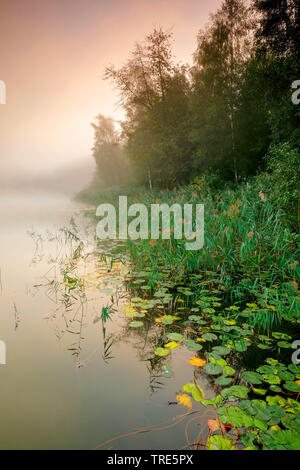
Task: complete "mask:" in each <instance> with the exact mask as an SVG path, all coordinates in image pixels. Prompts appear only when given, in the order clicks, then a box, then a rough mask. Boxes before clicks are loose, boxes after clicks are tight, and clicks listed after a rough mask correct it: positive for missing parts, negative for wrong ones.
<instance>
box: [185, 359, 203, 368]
mask: <svg viewBox="0 0 300 470" xmlns="http://www.w3.org/2000/svg"><path fill="white" fill-rule="evenodd" d="M188 362H189V363H190V364H191V366H195V367H204V366H205V364H206V361H204V360H203V359H200V358H199V357H193V358H192V359H189V360H188Z"/></svg>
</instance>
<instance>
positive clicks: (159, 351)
mask: <svg viewBox="0 0 300 470" xmlns="http://www.w3.org/2000/svg"><path fill="white" fill-rule="evenodd" d="M169 353H170V351H169V350H168V349H165V348H157V349H155V351H154V354H156V356H161V357H163V356H167V355H168V354H169Z"/></svg>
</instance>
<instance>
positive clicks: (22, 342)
mask: <svg viewBox="0 0 300 470" xmlns="http://www.w3.org/2000/svg"><path fill="white" fill-rule="evenodd" d="M84 209H85V208H84V207H83V206H81V205H80V204H79V203H76V202H74V201H72V200H70V199H69V198H68V197H66V196H63V195H53V194H40V193H37V194H34V193H32V194H6V195H5V194H3V195H2V196H1V198H0V215H1V228H0V247H1V248H0V250H1V251H0V253H1V254H0V269H1V287H0V307H1V308H0V340H2V341H5V344H6V354H7V358H6V365H0V382H1V387H0V407H1V428H0V448H1V449H92V448H95V447H96V446H97V445H99V444H101V443H104V442H105V441H107V440H110V439H113V438H115V437H117V436H119V435H122V434H127V433H130V432H132V431H136V430H139V429H141V428H150V427H151V428H152V427H155V428H163V427H165V426H169V425H170V424H174V423H176V417H178V416H181V415H182V414H184V413H185V412H186V411H185V410H184V409H183V408H181V407H178V406H171V405H170V404H169V402H174V401H175V400H176V391H177V392H179V391H180V389H181V387H182V384H184V383H186V382H189V381H190V380H191V368H190V367H186V364H187V359H189V358H190V357H191V353H190V352H189V351H187V350H182V349H180V351H179V350H178V351H176V350H175V351H172V358H171V359H169V361H168V364H169V365H170V366H171V367H172V372H173V373H174V375H173V374H172V375H173V376H172V377H169V378H165V377H161V376H158V377H155V376H154V377H153V371H151V367H149V364H150V363H149V357H150V356H152V357H153V344H152V343H151V341H153V338H152V337H151V335H150V334H149V335H148V332H147V331H146V332H145V331H143V332H138V331H137V330H134V329H133V328H132V329H130V328H128V326H127V325H128V318H126V317H125V314H124V309H123V307H122V306H123V305H124V304H126V303H127V302H128V292H126V289H125V287H124V285H123V282H122V281H123V277H125V276H126V272H127V270H128V267H127V266H126V265H122V264H121V263H119V264H118V263H117V265H116V268H115V267H114V268H113V273H111V271H110V270H109V269H107V267H106V265H104V264H103V258H102V261H99V256H98V255H97V251H95V250H96V248H95V247H94V248H93V246H92V240H93V236H94V233H93V230H94V228H93V226H92V225H91V224H90V223H89V221H88V220H87V219H86V218H85V217H84V216H83V215H81V214H82V212H83V210H84ZM74 214H75V215H74ZM71 217H74V220H76V223H77V224H79V225H80V230H81V232H82V233H83V237H82V240H83V243H84V245H86V246H84V250H85V256H82V257H81V253H79V258H80V266H77V265H76V270H77V269H79V270H80V273H81V278H83V279H84V280H85V281H84V285H81V286H79V287H78V286H77V289H75V288H74V298H72V290H70V289H69V287H70V285H72V282H75V281H73V277H72V276H74V277H75V278H76V276H75V274H74V272H75V271H74V272H73V274H72V276H71V275H70V272H67V270H65V271H64V269H65V266H66V263H69V261H70V260H69V258H68V256H69V255H68V250H70V247H71V250H72V243H75V242H74V240H72V236H70V235H69V234H68V233H67V232H66V231H62V230H60V229H61V228H63V227H66V226H70V225H69V221H70V218H71ZM78 220H79V222H78ZM79 225H78V226H79ZM85 236H86V239H88V238H90V240H89V241H88V242H87V243H85V238H84V237H85ZM74 246H77V247H78V243H77V245H76V243H75V245H74ZM100 251H101V250H100ZM103 253H104V254H105V246H103V247H102V254H103ZM73 255H74V253H73ZM74 259H75V260H76V259H77V258H76V256H74ZM74 259H73V258H72V260H71V261H72V263H73V265H72V266H71V272H72V269H74V270H75V268H74V263H75V262H74ZM68 268H70V265H69V266H68ZM114 270H115V272H114ZM76 273H77V274H78V272H77V271H76ZM110 279H112V280H111V281H110ZM110 284H111V285H110ZM66 287H67V291H68V296H66V295H65V294H64V292H66ZM111 288H113V289H116V288H117V289H118V291H119V294H118V302H115V304H114V309H115V310H114V313H113V315H112V318H111V320H108V321H107V322H106V324H105V331H103V324H102V321H101V312H102V308H103V307H104V308H105V307H107V306H109V305H110V304H111V293H110V289H111ZM78 292H79V297H80V296H82V297H80V298H79V297H78V295H77V294H78ZM77 330H78V331H77ZM103 333H105V335H104V334H103ZM111 342H112V345H111V346H110V343H111ZM105 348H108V349H109V350H108V351H105ZM151 351H152V352H151ZM154 375H155V374H154ZM158 375H159V374H158ZM201 387H202V388H203V389H204V390H205V392H206V393H207V395H208V397H209V395H210V390H209V384H208V383H201ZM185 425H186V423H185V422H184V421H183V422H181V423H179V424H177V425H175V426H173V427H171V428H168V429H165V430H159V431H155V432H147V433H141V434H134V435H131V436H128V437H124V438H122V439H117V440H115V441H112V442H111V443H107V444H106V445H104V446H103V448H106V449H107V448H112V449H179V448H182V447H184V446H186V440H185V435H184V432H185V431H184V430H185ZM197 425H198V426H199V423H198V424H197Z"/></svg>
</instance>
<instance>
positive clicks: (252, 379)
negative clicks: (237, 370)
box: [242, 371, 262, 385]
mask: <svg viewBox="0 0 300 470" xmlns="http://www.w3.org/2000/svg"><path fill="white" fill-rule="evenodd" d="M242 377H243V379H244V380H246V382H248V383H250V384H253V385H260V384H261V383H262V376H261V375H260V374H258V373H257V372H251V371H245V372H243V373H242Z"/></svg>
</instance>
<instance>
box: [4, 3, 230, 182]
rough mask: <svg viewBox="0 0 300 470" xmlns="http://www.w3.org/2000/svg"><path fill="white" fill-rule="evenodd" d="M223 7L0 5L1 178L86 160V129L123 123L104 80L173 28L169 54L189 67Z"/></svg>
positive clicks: (88, 142)
mask: <svg viewBox="0 0 300 470" xmlns="http://www.w3.org/2000/svg"><path fill="white" fill-rule="evenodd" d="M220 4H221V0H1V2H0V80H3V81H5V83H6V86H7V98H6V101H7V103H6V105H0V173H2V174H4V173H5V172H7V171H9V170H13V171H16V172H20V171H22V172H25V173H27V172H29V173H31V174H32V173H40V172H41V171H44V170H48V169H50V170H52V169H53V168H55V167H58V166H65V165H67V164H68V163H70V162H72V161H73V160H78V159H90V160H91V158H92V157H91V150H90V149H91V146H92V140H93V134H92V128H91V127H90V125H89V124H90V122H91V121H92V120H93V119H94V117H95V116H96V115H97V114H98V113H102V114H104V115H111V116H113V117H114V118H116V119H122V116H123V114H122V110H121V109H117V107H116V103H117V101H118V97H117V94H116V92H115V90H114V88H113V86H112V84H110V83H108V82H104V81H103V80H102V79H101V76H102V74H103V72H104V68H105V66H106V65H108V64H109V63H113V64H115V65H120V64H121V63H123V62H125V61H126V59H127V57H128V55H129V51H130V50H131V49H132V47H133V45H134V42H135V41H141V40H143V38H144V36H145V35H146V34H147V33H149V31H151V29H152V28H153V26H163V27H164V28H171V27H173V32H174V39H175V43H174V53H175V56H176V57H177V59H178V60H181V61H183V62H191V58H192V53H193V51H194V49H195V44H196V35H197V32H198V30H199V29H200V28H201V27H203V26H204V25H205V23H206V22H207V21H208V19H209V13H212V12H214V11H215V10H216V9H217V8H218V7H219V6H220Z"/></svg>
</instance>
